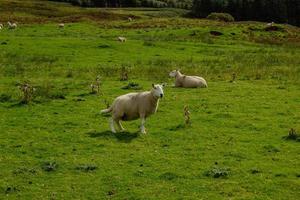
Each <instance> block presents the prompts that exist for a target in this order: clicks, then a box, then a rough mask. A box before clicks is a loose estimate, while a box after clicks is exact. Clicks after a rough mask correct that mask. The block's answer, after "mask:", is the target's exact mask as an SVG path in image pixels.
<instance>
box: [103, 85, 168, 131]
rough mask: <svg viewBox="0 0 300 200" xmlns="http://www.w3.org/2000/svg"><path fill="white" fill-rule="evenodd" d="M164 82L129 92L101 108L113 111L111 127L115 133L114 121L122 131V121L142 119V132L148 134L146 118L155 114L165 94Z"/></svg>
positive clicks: (108, 111) (107, 111) (104, 111)
mask: <svg viewBox="0 0 300 200" xmlns="http://www.w3.org/2000/svg"><path fill="white" fill-rule="evenodd" d="M163 87H164V84H162V85H159V84H157V85H154V84H152V89H151V91H147V92H140V93H129V94H125V95H122V96H119V97H117V98H116V99H115V100H114V102H113V104H112V106H110V107H109V108H108V109H104V110H101V113H110V112H111V113H112V118H111V119H110V128H111V131H112V132H113V133H115V132H116V130H115V127H114V123H116V124H117V125H118V127H119V129H120V130H121V131H123V130H124V128H123V127H122V125H121V123H120V121H121V120H122V121H131V120H135V119H138V118H140V119H141V132H142V133H143V134H146V130H145V120H146V118H147V117H148V116H150V115H151V114H154V113H155V112H156V110H157V108H158V103H159V98H162V97H163V95H164V91H163Z"/></svg>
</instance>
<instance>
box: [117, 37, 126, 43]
mask: <svg viewBox="0 0 300 200" xmlns="http://www.w3.org/2000/svg"><path fill="white" fill-rule="evenodd" d="M118 40H119V42H126V38H125V37H118Z"/></svg>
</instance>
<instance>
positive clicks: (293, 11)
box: [192, 0, 300, 26]
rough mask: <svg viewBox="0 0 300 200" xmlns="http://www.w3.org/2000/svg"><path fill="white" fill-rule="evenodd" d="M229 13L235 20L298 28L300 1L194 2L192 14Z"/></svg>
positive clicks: (216, 0) (196, 0)
mask: <svg viewBox="0 0 300 200" xmlns="http://www.w3.org/2000/svg"><path fill="white" fill-rule="evenodd" d="M212 12H226V13H230V14H231V15H232V16H233V17H234V18H235V19H236V20H240V21H242V20H253V21H266V22H271V21H274V22H277V23H289V24H293V25H297V26H300V0H194V1H193V7H192V13H193V15H194V16H196V17H206V16H207V15H209V14H210V13H212Z"/></svg>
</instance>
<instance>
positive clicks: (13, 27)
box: [7, 22, 18, 29]
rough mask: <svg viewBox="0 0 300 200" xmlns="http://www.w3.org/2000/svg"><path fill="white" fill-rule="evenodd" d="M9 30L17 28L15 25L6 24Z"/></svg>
mask: <svg viewBox="0 0 300 200" xmlns="http://www.w3.org/2000/svg"><path fill="white" fill-rule="evenodd" d="M7 25H8V28H9V29H16V28H17V27H18V25H17V23H11V22H7Z"/></svg>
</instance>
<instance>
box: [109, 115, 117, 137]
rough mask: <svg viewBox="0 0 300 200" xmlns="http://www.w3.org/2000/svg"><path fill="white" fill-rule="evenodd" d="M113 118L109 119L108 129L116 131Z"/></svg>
mask: <svg viewBox="0 0 300 200" xmlns="http://www.w3.org/2000/svg"><path fill="white" fill-rule="evenodd" d="M114 121H115V120H114V119H113V118H111V119H110V121H109V124H110V129H111V132H113V133H116V129H115V126H114Z"/></svg>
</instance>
